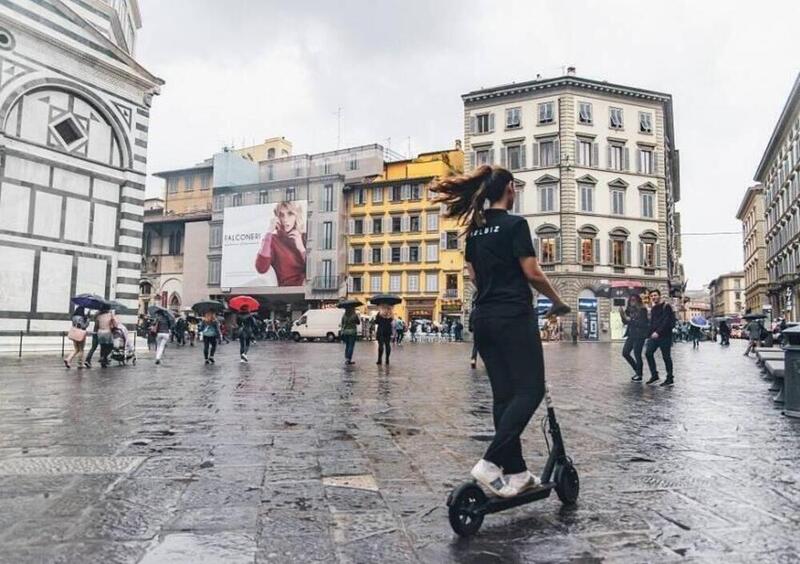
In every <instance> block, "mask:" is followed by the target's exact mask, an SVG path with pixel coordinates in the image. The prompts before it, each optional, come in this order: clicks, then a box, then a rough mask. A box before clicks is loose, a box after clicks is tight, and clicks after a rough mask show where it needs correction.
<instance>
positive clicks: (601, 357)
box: [0, 342, 800, 564]
mask: <svg viewBox="0 0 800 564" xmlns="http://www.w3.org/2000/svg"><path fill="white" fill-rule="evenodd" d="M469 346H470V345H468V344H463V345H462V344H419V345H413V344H407V345H405V346H404V347H402V348H401V349H400V350H399V351H396V352H395V354H393V356H392V365H391V366H390V367H376V366H375V364H374V358H373V345H372V344H362V343H359V345H358V346H357V349H356V360H357V364H356V365H355V366H354V367H344V366H343V365H342V363H341V355H342V350H341V348H340V347H339V346H337V345H327V344H313V343H312V344H293V343H291V344H289V343H287V344H273V343H267V344H258V345H256V346H255V347H254V348H253V350H252V351H251V355H250V361H251V362H250V363H249V364H239V363H238V359H237V358H236V353H237V352H238V350H236V349H237V348H238V347H235V346H234V345H232V344H231V345H226V346H223V347H221V349H220V352H219V354H218V358H217V364H216V365H215V366H204V365H203V364H202V358H201V353H200V351H199V350H198V349H197V348H194V349H190V348H188V347H187V348H186V349H183V350H175V349H174V348H171V349H168V351H167V356H166V357H165V362H164V364H163V365H161V366H158V367H157V366H154V365H153V364H152V361H151V360H150V359H149V358H147V357H146V356H145V355H142V356H141V357H140V362H139V365H138V366H136V367H127V368H111V369H107V370H105V371H101V370H100V369H93V370H91V371H78V370H75V369H73V370H70V371H66V370H64V368H63V367H62V368H59V367H58V365H57V363H58V359H53V358H52V357H51V358H48V359H41V360H39V361H36V360H34V359H31V358H28V359H24V360H23V361H22V362H19V361H17V360H15V359H8V358H0V562H9V563H14V564H19V563H27V562H35V563H43V562H47V563H49V562H80V563H93V562H97V563H110V562H145V563H155V562H158V563H160V562H191V563H205V562H214V563H217V562H234V563H238V562H326V563H327V562H343V563H344V562H358V563H360V562H431V563H446V562H464V563H476V564H477V563H481V564H483V563H493V562H497V563H500V562H502V563H514V562H603V561H608V562H673V561H674V562H722V561H724V562H726V563H735V562H798V561H799V560H800V538H799V537H798V534H797V533H798V530H800V421H794V420H790V419H787V418H785V417H783V416H781V414H780V412H779V411H778V410H777V409H775V408H774V406H773V403H772V395H771V394H770V393H769V392H768V391H767V387H768V385H767V384H766V383H765V382H764V380H763V379H762V378H761V377H760V375H759V372H758V370H757V369H756V367H755V366H754V363H753V361H752V360H751V359H746V358H744V357H743V356H742V354H741V353H742V351H743V348H744V343H741V342H735V343H734V344H733V346H732V347H731V348H730V349H728V350H723V349H721V348H720V347H719V346H718V345H715V344H712V343H704V344H703V346H702V347H701V349H700V350H699V351H697V352H695V351H692V350H691V347H689V346H687V345H681V344H678V345H676V346H675V349H674V352H675V358H676V381H677V385H676V386H675V388H672V389H661V388H650V387H647V386H643V385H641V384H635V383H632V382H630V380H629V377H630V374H629V368H627V366H626V365H624V364H623V361H622V359H621V358H620V357H619V351H620V346H619V345H599V344H597V345H593V344H581V345H579V346H573V345H571V344H548V345H546V358H547V366H548V370H549V372H548V374H549V377H548V381H549V383H550V386H551V389H552V393H553V396H554V400H555V403H556V409H557V414H558V417H559V422H560V423H561V427H562V430H563V432H564V436H565V441H566V445H567V449H568V452H569V454H570V455H571V456H572V458H573V459H574V461H575V464H576V465H577V467H578V469H579V471H580V474H581V497H580V500H579V502H578V505H577V506H576V507H575V508H572V509H567V508H564V507H562V506H561V504H560V503H559V502H558V500H557V499H556V498H555V496H553V497H552V498H550V499H547V500H545V501H541V502H538V503H534V504H530V505H527V506H523V507H521V508H518V509H515V510H512V511H508V512H504V513H500V514H496V515H490V516H487V518H486V520H485V522H484V525H483V528H482V530H481V531H480V533H478V535H477V536H475V537H473V538H471V539H468V540H460V539H458V538H457V537H456V536H455V535H454V534H453V533H452V532H451V529H450V526H449V524H448V520H447V510H446V507H445V498H446V496H447V494H448V492H449V491H450V489H451V488H452V487H453V486H454V485H456V484H458V483H460V482H462V481H464V479H465V478H466V477H467V472H468V470H469V468H470V467H471V465H472V464H473V463H474V462H475V460H477V459H478V458H479V457H480V455H481V454H482V452H483V449H484V448H485V446H486V443H487V441H488V440H489V439H490V437H491V416H490V394H489V387H488V383H487V381H486V376H485V373H484V372H483V370H482V369H478V370H477V371H470V370H469V368H468V363H467V362H468V361H467V357H468V354H469ZM540 415H541V413H539V414H537V416H536V418H535V421H534V422H532V424H531V425H530V428H529V429H528V431H527V432H526V437H525V448H526V452H527V453H528V454H527V458H528V460H529V463H530V464H531V466H534V467H537V468H538V467H540V466H541V464H542V462H543V459H544V457H545V453H546V450H545V445H544V441H543V439H542V435H541V431H540V429H539V424H538V423H539V419H540Z"/></svg>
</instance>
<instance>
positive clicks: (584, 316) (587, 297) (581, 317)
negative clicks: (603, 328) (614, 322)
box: [578, 288, 600, 341]
mask: <svg viewBox="0 0 800 564" xmlns="http://www.w3.org/2000/svg"><path fill="white" fill-rule="evenodd" d="M598 314H599V306H598V302H597V296H596V295H595V293H594V292H593V291H592V290H590V289H588V288H585V289H583V290H581V292H580V294H578V337H579V338H580V339H581V340H583V341H597V340H599V339H600V333H599V319H598Z"/></svg>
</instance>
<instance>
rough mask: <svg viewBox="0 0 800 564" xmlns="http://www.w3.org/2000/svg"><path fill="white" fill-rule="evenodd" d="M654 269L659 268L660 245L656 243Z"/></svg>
mask: <svg viewBox="0 0 800 564" xmlns="http://www.w3.org/2000/svg"><path fill="white" fill-rule="evenodd" d="M656 267H657V268H661V243H656Z"/></svg>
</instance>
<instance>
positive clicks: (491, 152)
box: [489, 149, 494, 165]
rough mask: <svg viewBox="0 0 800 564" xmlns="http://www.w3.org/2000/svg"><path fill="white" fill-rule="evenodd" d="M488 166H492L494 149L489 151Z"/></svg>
mask: <svg viewBox="0 0 800 564" xmlns="http://www.w3.org/2000/svg"><path fill="white" fill-rule="evenodd" d="M489 164H490V165H493V164H494V149H489Z"/></svg>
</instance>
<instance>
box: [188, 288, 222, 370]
mask: <svg viewBox="0 0 800 564" xmlns="http://www.w3.org/2000/svg"><path fill="white" fill-rule="evenodd" d="M192 309H193V310H194V312H195V313H197V314H198V315H202V316H203V319H202V321H201V322H200V327H199V331H200V335H202V337H203V357H204V358H205V362H206V364H214V353H216V352H217V343H218V342H219V340H220V338H221V336H222V331H220V328H219V322H218V321H217V313H221V312H222V311H223V310H224V309H225V306H224V305H222V303H221V302H217V301H214V300H207V301H203V302H197V303H196V304H194V305H193V306H192Z"/></svg>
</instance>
